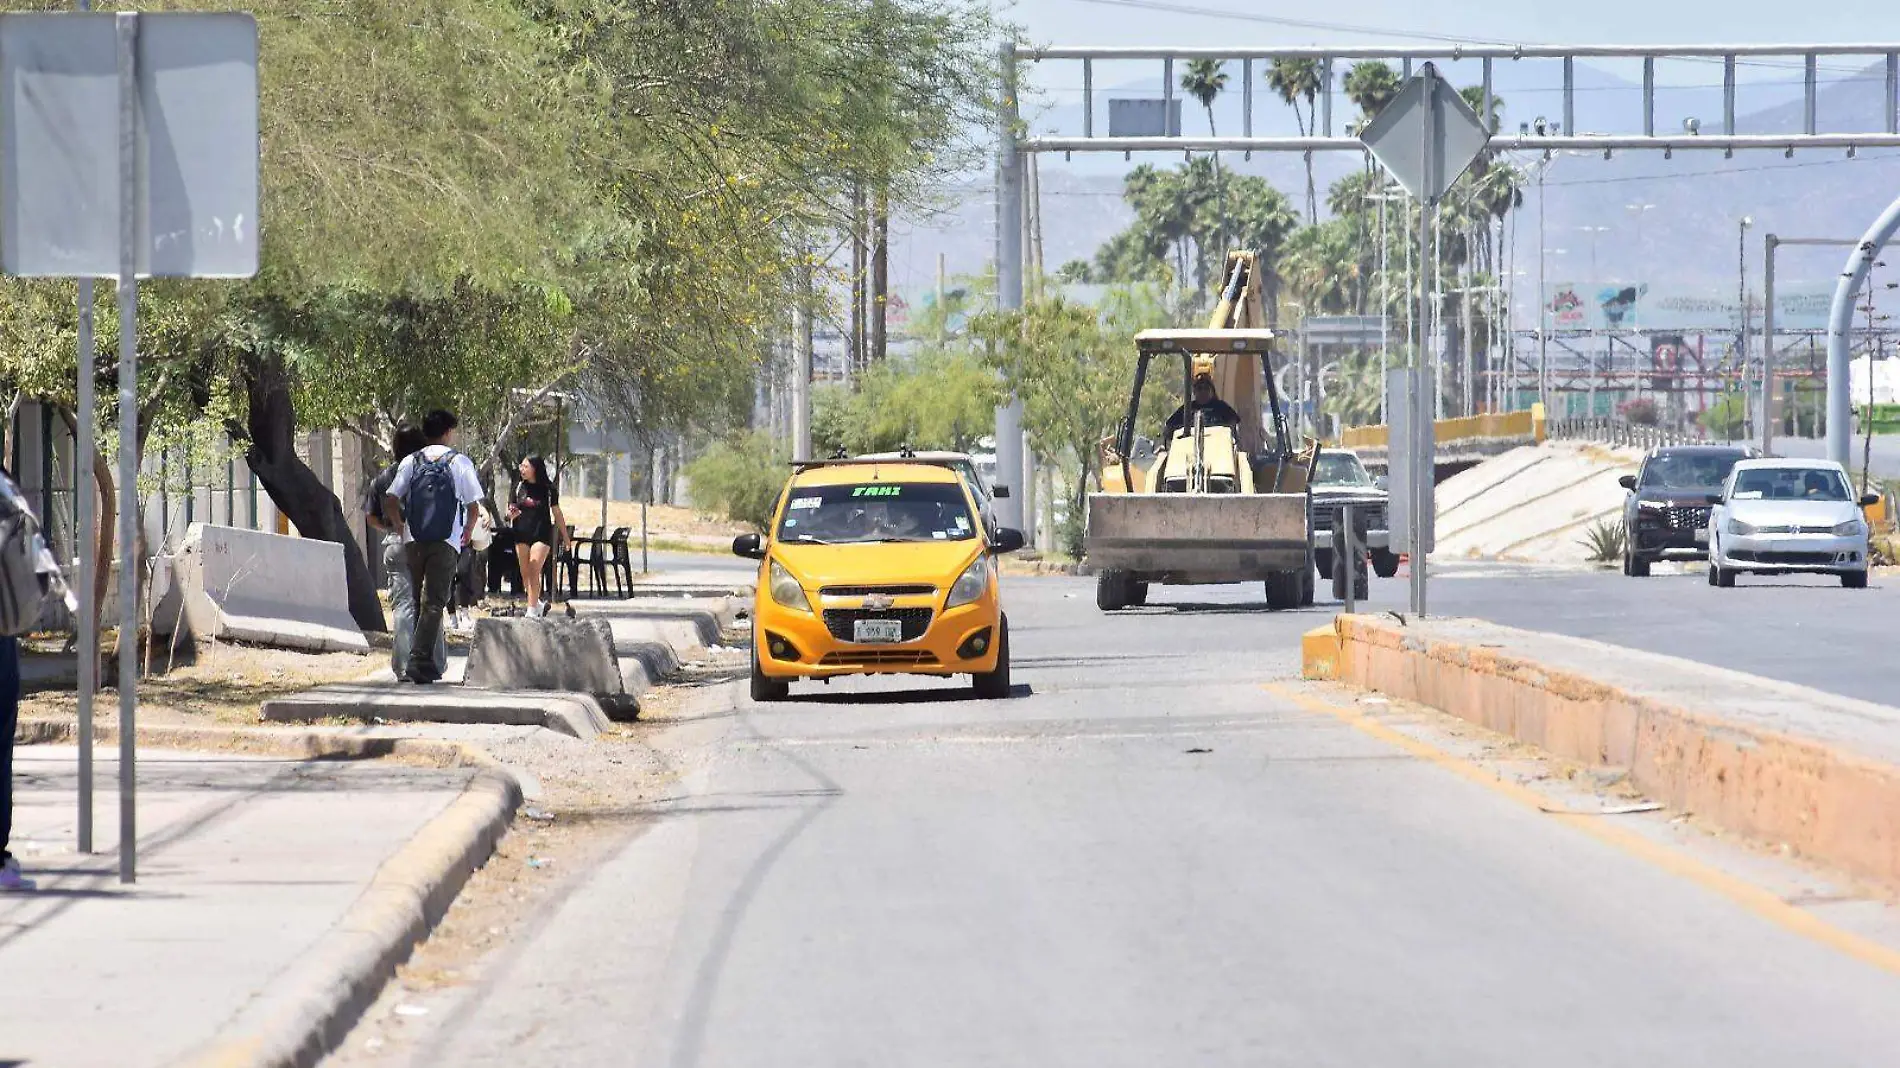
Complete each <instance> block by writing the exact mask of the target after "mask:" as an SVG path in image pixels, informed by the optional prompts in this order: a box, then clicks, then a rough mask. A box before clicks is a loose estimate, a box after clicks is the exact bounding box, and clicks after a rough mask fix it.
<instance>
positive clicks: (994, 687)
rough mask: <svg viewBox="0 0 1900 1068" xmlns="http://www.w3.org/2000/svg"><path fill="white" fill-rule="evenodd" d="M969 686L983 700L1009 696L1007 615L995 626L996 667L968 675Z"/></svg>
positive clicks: (996, 699) (998, 699)
mask: <svg viewBox="0 0 1900 1068" xmlns="http://www.w3.org/2000/svg"><path fill="white" fill-rule="evenodd" d="M970 688H971V689H973V690H975V691H976V695H977V697H979V698H981V699H983V700H985V701H1000V700H1002V699H1003V698H1005V697H1008V696H1009V617H1008V616H1004V617H1003V620H1002V623H1001V624H1000V625H999V626H998V628H997V639H996V669H995V670H994V671H979V672H977V673H975V674H973V675H971V676H970Z"/></svg>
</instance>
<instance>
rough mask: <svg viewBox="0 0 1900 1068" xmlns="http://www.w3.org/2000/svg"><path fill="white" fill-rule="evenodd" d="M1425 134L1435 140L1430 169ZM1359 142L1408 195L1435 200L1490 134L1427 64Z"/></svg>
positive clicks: (1487, 140)
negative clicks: (1428, 93) (1427, 164)
mask: <svg viewBox="0 0 1900 1068" xmlns="http://www.w3.org/2000/svg"><path fill="white" fill-rule="evenodd" d="M1428 85H1429V86H1430V87H1431V89H1430V95H1429V96H1427V90H1426V86H1428ZM1428 133H1429V134H1430V135H1431V136H1432V143H1433V150H1432V153H1431V157H1430V158H1431V164H1432V166H1431V168H1430V170H1429V171H1428V170H1427V168H1426V156H1425V151H1424V147H1425V146H1424V142H1425V138H1426V136H1427V134H1428ZM1359 140H1360V141H1362V142H1364V144H1365V146H1366V147H1367V148H1369V149H1371V150H1372V154H1373V156H1375V157H1377V158H1378V160H1379V162H1380V163H1383V164H1385V169H1386V170H1388V171H1391V172H1392V177H1393V178H1395V179H1397V180H1398V183H1399V184H1400V185H1402V186H1404V187H1405V191H1406V192H1407V193H1410V194H1412V196H1414V197H1416V198H1417V199H1419V200H1437V199H1438V198H1439V197H1442V196H1444V195H1445V191H1446V190H1448V189H1450V188H1451V186H1452V183H1453V182H1456V181H1457V180H1458V176H1459V175H1461V174H1463V173H1464V172H1465V168H1466V167H1469V166H1471V163H1472V161H1473V160H1475V159H1477V158H1478V154H1479V153H1481V152H1483V151H1484V146H1485V145H1487V144H1489V143H1490V141H1491V134H1490V132H1489V131H1487V130H1486V129H1485V128H1484V122H1483V121H1482V120H1480V119H1479V118H1478V113H1477V112H1475V111H1473V110H1471V105H1470V104H1467V103H1465V98H1464V97H1462V96H1460V95H1459V94H1458V90H1457V89H1455V88H1453V87H1452V84H1451V83H1450V82H1447V81H1446V80H1445V79H1444V78H1442V77H1440V76H1439V75H1438V68H1437V67H1436V66H1434V65H1432V64H1430V63H1427V64H1425V68H1424V70H1422V71H1421V72H1420V73H1418V74H1415V75H1413V76H1412V80H1411V81H1409V82H1406V83H1405V87H1404V88H1402V89H1400V90H1399V95H1398V96H1395V97H1393V98H1392V102H1391V103H1390V104H1387V105H1386V106H1385V107H1384V109H1382V110H1381V111H1380V112H1379V114H1377V115H1375V116H1373V119H1372V121H1371V122H1369V123H1367V124H1366V128H1365V130H1364V131H1363V132H1362V133H1360V135H1359Z"/></svg>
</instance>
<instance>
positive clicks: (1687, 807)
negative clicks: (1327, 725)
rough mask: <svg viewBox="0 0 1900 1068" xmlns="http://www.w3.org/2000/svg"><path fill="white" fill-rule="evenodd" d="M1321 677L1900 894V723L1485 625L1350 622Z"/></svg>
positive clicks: (1319, 657)
mask: <svg viewBox="0 0 1900 1068" xmlns="http://www.w3.org/2000/svg"><path fill="white" fill-rule="evenodd" d="M1336 634H1337V645H1336V648H1327V647H1326V646H1328V644H1329V643H1326V642H1324V641H1320V640H1318V639H1319V637H1320V636H1318V635H1314V636H1312V637H1313V639H1314V640H1313V641H1312V642H1311V643H1310V644H1309V648H1308V667H1309V673H1311V674H1315V675H1324V674H1326V672H1325V671H1323V670H1322V667H1323V661H1324V660H1326V659H1328V658H1330V659H1331V660H1332V661H1333V663H1332V669H1333V670H1332V676H1333V677H1336V678H1338V679H1339V680H1340V681H1343V682H1348V683H1351V684H1354V685H1357V686H1362V687H1365V688H1367V689H1372V690H1377V691H1379V692H1382V693H1387V694H1391V695H1393V696H1395V697H1399V698H1403V699H1406V700H1412V701H1417V702H1419V703H1421V704H1425V705H1429V706H1431V707H1433V708H1436V709H1439V710H1441V711H1444V712H1447V713H1450V714H1452V715H1455V716H1457V717H1459V718H1460V719H1464V720H1467V721H1469V722H1471V723H1473V724H1476V725H1478V726H1481V727H1485V728H1488V729H1490V730H1493V731H1496V732H1498V733H1500V734H1505V735H1508V736H1510V737H1512V738H1515V739H1517V740H1519V741H1522V742H1525V743H1528V744H1530V745H1534V746H1537V747H1538V748H1540V749H1543V750H1544V751H1546V752H1549V753H1551V754H1553V755H1555V756H1559V757H1563V758H1565V759H1569V760H1574V761H1578V762H1581V763H1584V764H1590V765H1596V766H1600V767H1610V768H1618V769H1624V770H1626V771H1627V773H1628V775H1629V778H1630V781H1631V782H1632V784H1634V785H1635V786H1636V787H1637V788H1638V789H1640V790H1642V791H1643V792H1644V793H1645V794H1647V795H1648V796H1650V797H1652V798H1654V799H1655V800H1657V801H1660V802H1662V803H1663V804H1665V805H1667V806H1668V807H1670V808H1672V809H1675V810H1679V811H1685V812H1691V813H1694V814H1695V815H1696V816H1698V817H1699V818H1702V819H1705V820H1707V821H1709V822H1711V823H1713V824H1715V825H1717V826H1720V827H1722V828H1724V829H1725V830H1729V831H1732V832H1736V833H1739V834H1743V835H1747V836H1749V837H1752V838H1756V839H1759V840H1761V841H1764V842H1767V843H1769V844H1773V845H1782V844H1785V845H1787V846H1789V847H1791V848H1793V849H1794V850H1797V851H1799V852H1800V853H1801V854H1803V855H1805V856H1807V857H1810V858H1812V859H1814V860H1817V861H1820V862H1822V863H1824V864H1828V865H1831V866H1834V867H1837V868H1840V869H1843V870H1845V871H1847V872H1850V873H1852V874H1855V875H1858V876H1861V877H1864V878H1867V879H1871V880H1874V881H1876V882H1879V883H1881V884H1882V885H1884V886H1885V887H1886V888H1888V889H1889V890H1893V891H1900V709H1894V708H1888V707H1886V706H1883V705H1875V704H1871V703H1868V702H1863V701H1854V700H1850V699H1847V698H1841V697H1835V696H1833V695H1830V694H1825V693H1821V692H1819V691H1816V690H1812V689H1808V688H1806V687H1799V686H1791V685H1787V684H1783V683H1777V682H1773V681H1771V680H1767V679H1761V678H1757V677H1754V676H1750V675H1745V674H1742V673H1740V672H1733V671H1726V670H1723V669H1720V668H1712V667H1705V666H1703V665H1700V664H1692V663H1688V662H1686V661H1681V660H1676V659H1674V658H1671V657H1663V656H1656V655H1653V654H1648V653H1641V652H1636V651H1632V650H1626V649H1620V648H1616V647H1614V646H1608V645H1603V644H1601V643H1597V642H1589V641H1583V640H1581V639H1574V638H1562V637H1557V636H1554V635H1546V634H1536V633H1531V632H1528V631H1520V630H1514V629H1512V628H1508V627H1498V626H1494V625H1491V624H1487V623H1479V622H1475V621H1470V620H1434V621H1429V622H1426V623H1423V624H1414V625H1412V626H1402V625H1399V624H1397V623H1395V622H1392V621H1390V620H1385V619H1380V618H1376V617H1369V616H1342V617H1340V618H1339V619H1338V620H1337V622H1336Z"/></svg>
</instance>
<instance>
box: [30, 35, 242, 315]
mask: <svg viewBox="0 0 1900 1068" xmlns="http://www.w3.org/2000/svg"><path fill="white" fill-rule="evenodd" d="M114 19H115V16H113V15H86V14H47V15H37V14H36V15H0V153H4V158H0V227H4V230H0V269H4V270H5V271H6V273H8V274H15V275H27V276H41V277H49V276H50V277H96V278H110V277H117V276H118V274H119V204H120V160H119V74H118V31H117V28H116V25H115V21H114ZM136 56H137V62H136V64H135V69H136V72H137V76H138V102H139V113H140V118H141V121H142V123H143V129H144V132H145V137H144V139H143V149H144V155H143V166H142V167H141V168H140V175H141V177H142V179H143V180H142V183H141V186H142V187H141V189H140V191H139V195H140V200H139V203H140V204H141V205H142V206H143V209H144V211H143V220H142V226H141V228H140V231H141V232H140V235H139V242H138V245H137V248H136V252H137V255H138V261H137V262H138V274H139V276H140V277H176V278H248V277H250V276H251V275H254V274H256V273H257V261H258V221H257V220H258V209H257V199H258V158H257V157H258V149H257V146H258V111H257V23H256V21H255V20H254V19H252V17H251V16H249V15H247V14H242V13H200V12H177V13H162V14H150V15H140V16H138V46H137V49H136Z"/></svg>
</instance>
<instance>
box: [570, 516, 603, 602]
mask: <svg viewBox="0 0 1900 1068" xmlns="http://www.w3.org/2000/svg"><path fill="white" fill-rule="evenodd" d="M582 549H586V550H587V554H586V555H585V556H583V555H581V550H582ZM606 550H607V528H606V527H595V528H594V533H593V534H591V535H588V536H586V537H577V538H575V539H574V565H573V566H574V571H575V572H576V578H578V577H579V575H578V572H579V571H580V568H581V565H582V564H585V565H587V577H588V582H589V584H590V585H591V586H592V587H593V588H592V589H590V590H589V591H588V593H589V595H590V596H594V597H603V596H605V595H606V593H607V556H606Z"/></svg>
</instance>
